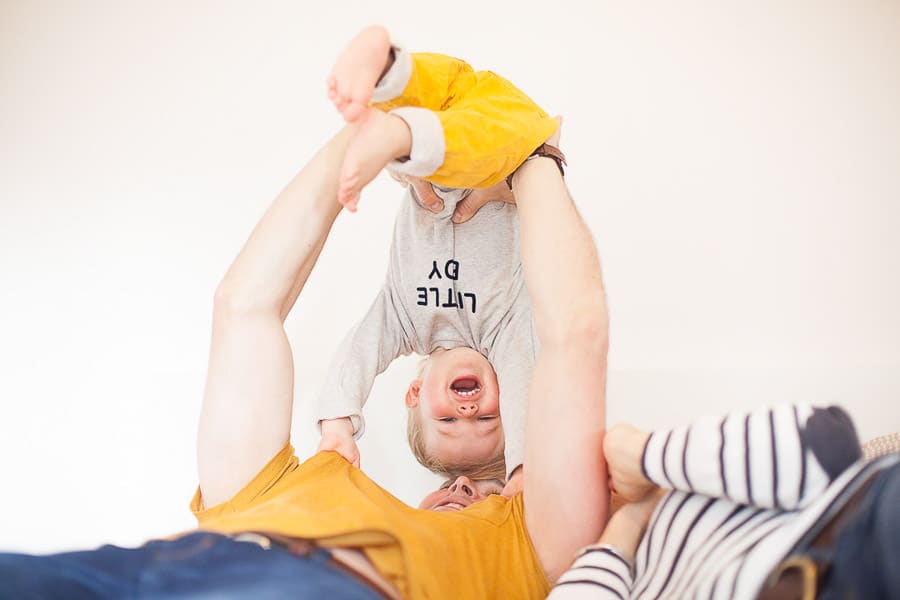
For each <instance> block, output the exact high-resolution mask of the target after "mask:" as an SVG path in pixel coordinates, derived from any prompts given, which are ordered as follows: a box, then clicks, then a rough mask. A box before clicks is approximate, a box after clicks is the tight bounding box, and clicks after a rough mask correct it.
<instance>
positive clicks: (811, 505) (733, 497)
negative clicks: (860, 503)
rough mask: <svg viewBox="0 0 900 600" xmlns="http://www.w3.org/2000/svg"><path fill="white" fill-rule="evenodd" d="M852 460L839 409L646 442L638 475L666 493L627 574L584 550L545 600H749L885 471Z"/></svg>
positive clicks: (770, 412)
mask: <svg viewBox="0 0 900 600" xmlns="http://www.w3.org/2000/svg"><path fill="white" fill-rule="evenodd" d="M859 458H860V450H859V442H858V440H857V438H856V433H855V430H854V428H853V424H852V422H851V421H850V418H849V416H848V415H847V413H845V412H844V411H843V410H842V409H840V408H837V407H829V408H827V409H819V408H815V409H814V408H812V407H809V406H802V405H796V406H793V405H783V406H778V407H775V408H767V409H762V410H757V411H754V412H751V413H747V414H732V415H729V416H727V417H725V418H719V419H712V418H706V419H702V420H700V421H698V422H696V423H694V424H692V425H690V426H688V427H682V428H678V429H672V430H663V431H657V432H654V433H653V434H651V436H650V439H649V440H648V442H647V445H646V447H645V450H644V457H643V467H644V473H645V475H646V476H647V478H648V479H649V480H650V481H652V482H654V483H656V484H657V485H659V486H660V487H663V488H667V489H670V490H672V491H670V492H668V493H667V494H666V495H665V496H663V498H662V499H661V500H660V502H659V504H658V505H657V507H656V509H655V510H654V512H653V515H652V516H651V518H650V523H649V525H648V527H647V531H646V533H645V534H644V536H643V538H642V540H641V543H640V545H639V546H638V549H637V552H636V554H635V564H634V565H633V566H632V565H629V564H628V563H627V562H626V561H625V560H624V559H623V558H621V557H620V556H619V555H618V554H617V553H616V552H614V551H613V550H611V549H609V548H608V547H603V546H589V547H587V548H585V549H584V550H582V551H581V552H580V553H579V555H578V556H577V557H576V559H575V562H574V564H573V565H572V567H571V568H570V569H569V570H568V571H567V572H566V573H565V574H564V575H563V576H562V577H560V579H559V580H558V581H557V583H556V586H555V587H554V589H553V591H552V592H551V594H550V596H549V599H550V600H581V599H592V600H601V599H607V598H610V599H612V598H616V599H623V600H624V599H626V598H678V599H681V598H704V599H723V600H725V599H728V600H730V599H732V598H735V599H748V600H750V599H753V598H756V597H757V595H758V594H759V591H760V589H761V587H762V585H763V583H764V582H765V580H766V578H767V577H768V575H769V574H770V573H771V572H772V570H773V569H774V567H776V566H777V565H778V563H779V562H780V561H781V560H782V559H783V558H784V557H785V556H787V555H788V554H789V553H790V551H791V549H792V548H794V547H795V546H796V545H797V543H798V541H800V540H801V538H803V537H804V534H806V533H807V532H810V530H811V529H812V528H813V527H814V526H815V525H816V523H817V522H819V521H820V519H821V520H822V521H825V520H827V519H829V518H830V517H831V516H832V515H833V514H834V512H836V511H837V509H838V508H839V505H840V504H841V500H842V499H845V498H846V497H847V496H848V495H849V494H850V493H852V491H855V490H856V489H857V488H858V486H859V484H860V483H861V482H862V481H865V480H866V479H867V476H868V475H869V474H870V473H871V472H872V470H873V469H875V468H879V467H881V466H883V465H884V462H885V461H881V462H880V463H878V464H876V463H864V462H862V461H859V462H855V463H854V461H857V460H858V459H859ZM897 459H898V455H894V456H893V457H891V458H890V459H889V460H892V461H893V462H896V461H897Z"/></svg>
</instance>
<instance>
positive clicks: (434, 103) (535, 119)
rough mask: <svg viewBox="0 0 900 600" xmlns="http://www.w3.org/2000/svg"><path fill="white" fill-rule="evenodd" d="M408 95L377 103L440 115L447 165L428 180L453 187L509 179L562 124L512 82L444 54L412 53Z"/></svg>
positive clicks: (388, 108) (405, 92)
mask: <svg viewBox="0 0 900 600" xmlns="http://www.w3.org/2000/svg"><path fill="white" fill-rule="evenodd" d="M412 60H413V69H412V76H411V77H410V79H409V83H408V84H407V86H406V89H405V90H403V93H402V94H401V95H400V96H398V97H397V98H394V99H392V100H389V101H387V102H381V103H378V104H374V106H375V107H376V108H379V109H381V110H384V111H388V110H391V109H393V108H398V107H401V106H418V107H421V108H427V109H430V110H433V111H435V113H436V114H437V116H438V118H439V119H440V121H441V126H442V127H443V129H444V143H445V146H446V150H445V155H444V163H443V165H441V167H440V168H439V169H438V170H437V171H435V172H434V173H433V174H432V175H430V176H429V177H427V178H426V179H428V181H431V182H434V183H436V184H438V185H443V186H447V187H463V188H479V187H490V186H492V185H494V184H495V183H498V182H500V181H503V180H504V179H505V178H506V177H507V176H508V175H509V174H510V173H512V172H513V171H515V170H516V168H518V166H519V165H521V164H522V163H523V162H524V161H525V159H526V158H528V155H529V154H531V153H532V152H533V151H534V149H535V148H537V147H538V146H540V145H541V144H542V143H544V141H546V139H547V138H549V137H550V136H551V135H553V132H555V131H556V127H557V123H556V121H555V120H554V119H552V118H551V117H550V116H548V115H547V113H545V112H544V111H543V110H541V107H539V106H538V105H537V104H535V103H534V101H532V100H531V98H529V97H528V96H526V95H525V94H524V93H523V92H522V91H521V90H519V89H518V88H516V87H515V86H514V85H513V84H511V83H510V82H509V81H507V80H506V79H504V78H502V77H500V76H499V75H496V74H494V73H491V72H490V71H473V70H472V67H470V66H469V65H468V63H466V62H465V61H462V60H459V59H457V58H453V57H450V56H445V55H443V54H429V53H414V54H412Z"/></svg>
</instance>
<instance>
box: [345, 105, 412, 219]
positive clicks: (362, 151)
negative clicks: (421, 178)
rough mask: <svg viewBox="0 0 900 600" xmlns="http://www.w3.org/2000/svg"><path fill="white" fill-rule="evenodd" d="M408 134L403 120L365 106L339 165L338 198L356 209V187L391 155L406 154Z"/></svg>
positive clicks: (365, 181) (362, 183)
mask: <svg viewBox="0 0 900 600" xmlns="http://www.w3.org/2000/svg"><path fill="white" fill-rule="evenodd" d="M411 146H412V134H411V133H410V131H409V126H408V125H407V124H406V121H404V120H403V119H401V118H400V117H396V116H394V115H389V114H387V113H384V112H381V111H380V110H377V109H375V108H366V109H365V110H364V111H363V114H362V117H361V118H360V119H359V122H358V125H357V128H356V131H355V132H354V134H353V139H352V140H350V145H349V146H348V147H347V153H346V154H345V155H344V162H343V164H342V165H341V173H340V183H339V185H338V201H339V202H340V203H341V204H343V205H344V206H345V207H346V208H347V209H348V210H350V211H351V212H356V206H357V204H358V202H359V193H360V191H361V190H362V189H363V188H364V187H365V186H366V185H367V184H368V183H369V182H370V181H372V180H373V179H375V176H376V175H378V172H379V171H381V169H383V168H384V167H385V166H387V164H388V163H389V162H390V161H392V160H393V159H395V158H398V157H401V156H409V152H410V148H411Z"/></svg>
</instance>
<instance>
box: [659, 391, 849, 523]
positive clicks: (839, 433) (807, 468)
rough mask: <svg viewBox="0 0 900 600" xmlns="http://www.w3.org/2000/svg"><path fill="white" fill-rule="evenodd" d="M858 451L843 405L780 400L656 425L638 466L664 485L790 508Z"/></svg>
mask: <svg viewBox="0 0 900 600" xmlns="http://www.w3.org/2000/svg"><path fill="white" fill-rule="evenodd" d="M860 456H861V451H860V448H859V440H858V439H857V437H856V430H855V428H854V426H853V422H852V421H851V419H850V417H849V415H847V413H846V412H845V411H844V410H843V409H841V408H839V407H837V406H831V407H828V408H813V407H812V406H809V405H791V404H785V405H780V406H776V407H772V408H763V409H759V410H755V411H752V412H747V413H733V414H730V415H728V416H726V417H723V418H704V419H700V420H699V421H697V422H695V423H694V424H692V425H690V426H687V427H680V428H676V429H668V430H661V431H656V432H654V433H652V434H651V436H650V439H649V440H648V441H647V445H646V446H645V448H644V455H643V468H644V474H645V475H646V476H647V478H648V479H649V480H651V481H652V482H654V483H656V484H657V485H659V486H661V487H664V488H669V489H675V490H680V491H683V492H696V493H699V494H703V495H706V496H710V497H714V498H726V499H728V500H731V501H733V502H737V503H739V504H746V505H751V506H757V507H760V508H768V509H781V510H793V509H796V508H801V507H803V506H805V505H806V504H807V503H808V502H809V501H811V500H812V499H814V498H816V497H817V496H818V495H819V494H821V492H823V491H824V490H825V488H826V487H827V486H828V484H829V483H831V481H832V480H834V478H835V477H837V476H838V475H839V474H840V473H841V472H842V471H843V470H844V469H846V468H847V467H848V466H850V465H851V464H852V463H853V462H854V461H856V460H858V459H859V458H860Z"/></svg>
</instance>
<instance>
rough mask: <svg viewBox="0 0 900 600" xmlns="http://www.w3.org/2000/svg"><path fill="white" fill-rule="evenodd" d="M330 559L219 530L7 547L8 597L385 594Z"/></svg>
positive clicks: (1, 568)
mask: <svg viewBox="0 0 900 600" xmlns="http://www.w3.org/2000/svg"><path fill="white" fill-rule="evenodd" d="M328 559H329V555H328V553H326V552H325V551H324V550H314V551H313V552H312V553H311V554H310V555H308V556H295V555H293V554H291V553H289V552H287V551H286V550H283V549H280V548H274V547H273V548H271V549H263V548H261V547H260V546H258V545H257V544H253V543H249V542H238V541H234V540H232V539H231V538H228V537H226V536H223V535H218V534H214V533H193V534H190V535H187V536H184V537H181V538H178V539H176V540H173V541H157V542H148V543H146V544H144V545H143V546H141V547H139V548H120V547H118V546H103V547H101V548H98V549H96V550H89V551H84V552H65V553H62V554H51V555H48V556H32V555H27V554H0V598H2V599H4V600H5V599H7V598H9V599H10V600H12V599H15V600H32V599H44V598H62V599H66V600H82V599H85V600H86V599H88V598H90V599H100V598H103V599H106V598H115V599H117V600H118V599H126V598H134V599H138V598H139V599H142V600H143V599H147V600H149V599H152V600H163V599H165V600H168V599H172V600H175V599H176V598H177V599H191V598H197V599H199V598H208V599H213V598H215V599H216V600H218V599H222V600H229V599H232V598H234V599H237V598H241V599H244V598H250V599H251V600H269V599H275V598H278V599H281V598H317V599H318V598H327V599H328V600H342V599H347V600H377V599H379V598H381V596H380V595H379V594H377V593H376V592H374V591H373V590H372V589H371V588H370V587H368V586H367V585H365V584H363V583H361V582H360V581H358V580H357V579H356V578H354V577H352V576H350V575H348V574H347V573H345V572H343V571H341V570H339V569H336V568H334V567H333V566H331V565H329V564H328Z"/></svg>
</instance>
